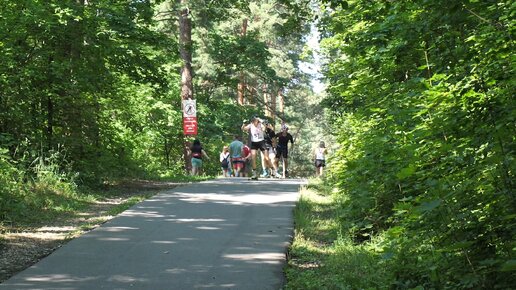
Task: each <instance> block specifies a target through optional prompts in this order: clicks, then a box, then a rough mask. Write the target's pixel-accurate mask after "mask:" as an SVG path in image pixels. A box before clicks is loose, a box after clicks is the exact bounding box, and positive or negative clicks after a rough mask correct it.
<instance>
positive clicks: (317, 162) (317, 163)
mask: <svg viewBox="0 0 516 290" xmlns="http://www.w3.org/2000/svg"><path fill="white" fill-rule="evenodd" d="M324 166H326V161H325V160H321V159H316V160H315V167H317V168H319V167H324Z"/></svg>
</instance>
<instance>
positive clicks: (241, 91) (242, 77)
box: [237, 19, 247, 105]
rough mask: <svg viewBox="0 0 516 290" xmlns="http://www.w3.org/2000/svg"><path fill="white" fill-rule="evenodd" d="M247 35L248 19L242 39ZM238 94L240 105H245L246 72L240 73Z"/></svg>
mask: <svg viewBox="0 0 516 290" xmlns="http://www.w3.org/2000/svg"><path fill="white" fill-rule="evenodd" d="M246 34H247V19H244V21H243V22H242V32H241V37H245V36H246ZM237 90H238V94H237V102H238V104H239V105H243V104H244V101H245V100H244V91H245V75H244V72H240V75H239V83H238V89H237Z"/></svg>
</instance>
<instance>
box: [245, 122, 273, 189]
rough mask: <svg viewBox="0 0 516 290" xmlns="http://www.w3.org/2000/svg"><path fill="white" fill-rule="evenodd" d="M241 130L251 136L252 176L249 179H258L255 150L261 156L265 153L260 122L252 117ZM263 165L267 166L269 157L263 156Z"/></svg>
mask: <svg viewBox="0 0 516 290" xmlns="http://www.w3.org/2000/svg"><path fill="white" fill-rule="evenodd" d="M242 130H244V131H250V135H251V160H252V163H251V166H252V167H253V174H252V176H251V179H258V174H257V173H256V154H257V150H260V152H261V153H262V154H264V151H265V141H264V138H265V137H264V132H263V131H264V129H263V124H262V120H261V119H260V118H258V117H256V116H255V117H253V120H252V122H251V123H249V124H247V125H246V124H245V123H244V124H242ZM264 158H265V164H269V162H270V160H269V156H268V154H267V155H265V157H264Z"/></svg>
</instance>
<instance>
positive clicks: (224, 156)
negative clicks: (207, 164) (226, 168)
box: [219, 152, 229, 162]
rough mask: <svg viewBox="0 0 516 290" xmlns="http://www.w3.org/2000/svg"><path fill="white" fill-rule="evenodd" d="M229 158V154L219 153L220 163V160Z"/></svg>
mask: <svg viewBox="0 0 516 290" xmlns="http://www.w3.org/2000/svg"><path fill="white" fill-rule="evenodd" d="M228 157H229V152H222V153H220V158H219V159H220V162H222V160H224V159H226V158H228ZM228 161H229V158H228Z"/></svg>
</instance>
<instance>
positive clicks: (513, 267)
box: [500, 260, 516, 272]
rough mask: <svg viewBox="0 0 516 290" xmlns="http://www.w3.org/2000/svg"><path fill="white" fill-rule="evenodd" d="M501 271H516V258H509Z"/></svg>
mask: <svg viewBox="0 0 516 290" xmlns="http://www.w3.org/2000/svg"><path fill="white" fill-rule="evenodd" d="M500 271H502V272H512V271H516V260H509V261H507V262H505V263H503V265H502V268H501V269H500Z"/></svg>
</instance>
